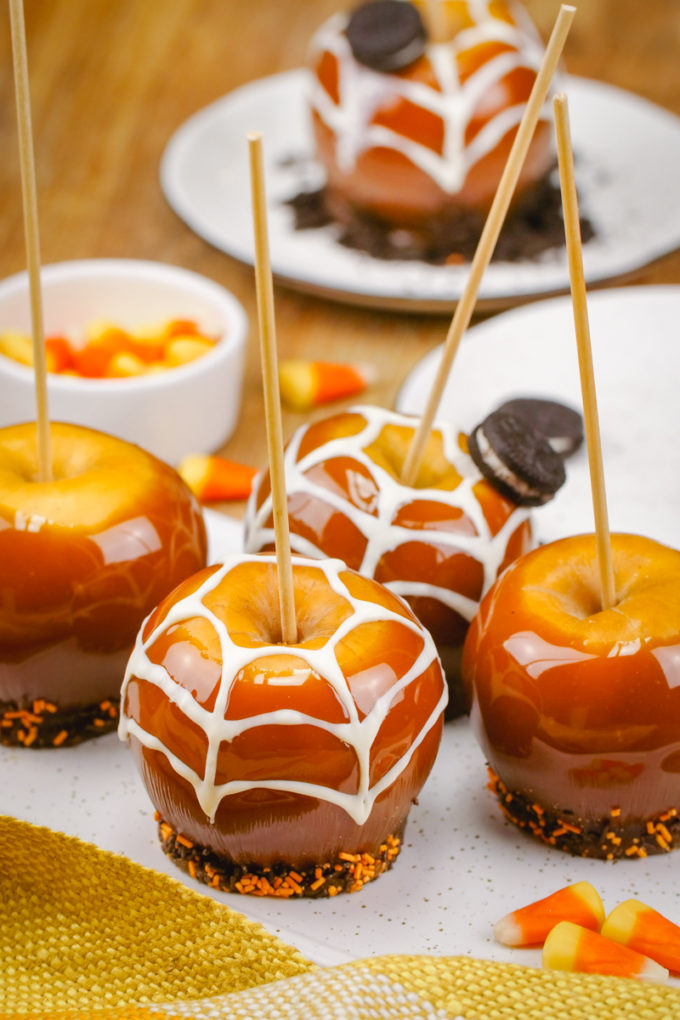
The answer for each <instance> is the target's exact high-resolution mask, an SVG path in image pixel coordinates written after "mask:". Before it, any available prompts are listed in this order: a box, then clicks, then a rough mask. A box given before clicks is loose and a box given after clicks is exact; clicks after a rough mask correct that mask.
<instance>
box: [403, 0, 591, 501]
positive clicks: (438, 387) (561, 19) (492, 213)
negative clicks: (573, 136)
mask: <svg viewBox="0 0 680 1020" xmlns="http://www.w3.org/2000/svg"><path fill="white" fill-rule="evenodd" d="M575 13H576V8H575V7H571V6H569V5H567V4H562V6H561V7H560V10H559V13H558V15H557V19H556V21H555V25H554V28H553V30H552V33H551V36H550V39H549V41H548V45H547V46H546V50H545V53H544V55H543V61H542V63H541V67H540V69H539V72H538V75H537V76H536V81H535V82H534V86H533V88H532V90H531V95H530V96H529V101H528V102H527V105H526V109H525V111H524V114H523V116H522V120H521V121H520V124H519V128H518V129H517V134H516V135H515V140H514V142H513V144H512V148H511V150H510V154H509V156H508V160H507V163H506V165H505V169H504V171H503V174H502V176H501V179H500V181H499V183H498V188H497V189H496V194H495V195H494V199H493V202H492V204H491V208H490V210H489V215H488V216H487V218H486V222H485V224H484V228H483V230H482V233H481V236H480V238H479V243H478V244H477V249H476V251H475V254H474V257H473V259H472V263H471V264H470V272H469V274H468V278H467V282H466V284H465V287H464V289H463V293H462V294H461V297H460V301H459V302H458V304H457V305H456V310H455V312H454V315H453V319H452V320H451V325H450V327H449V331H448V334H447V337H446V341H445V344H444V350H443V353H442V358H441V362H440V365H439V369H438V371H437V375H436V377H435V379H434V382H433V384H432V389H431V391H430V395H429V397H428V400H427V404H426V405H425V410H424V411H423V414H422V417H421V419H420V424H419V426H418V428H417V430H416V433H415V435H414V437H413V441H412V443H411V446H410V448H409V451H408V454H407V457H406V460H405V462H404V466H403V470H402V477H401V480H402V482H403V483H404V484H405V485H413V483H414V481H415V479H416V477H417V474H418V468H419V466H420V464H421V461H422V458H423V453H424V451H425V446H426V443H427V439H428V436H429V434H430V432H431V430H432V423H433V421H434V418H435V415H436V413H437V409H438V407H439V404H440V402H441V398H442V393H443V392H444V387H445V385H446V381H447V379H448V377H449V373H450V371H451V366H452V364H453V360H454V358H455V356H456V352H457V351H458V346H459V344H460V341H461V339H462V336H463V334H464V332H465V330H466V329H467V327H468V325H469V323H470V319H471V318H472V313H473V311H474V307H475V302H476V300H477V292H478V290H479V285H480V283H481V282H482V277H483V275H484V271H485V270H486V267H487V266H488V264H489V262H490V261H491V256H492V255H493V251H494V248H495V247H496V242H497V241H498V236H499V234H500V232H501V229H502V227H503V222H504V220H505V217H506V214H507V211H508V208H509V206H510V201H511V199H512V194H513V191H514V190H515V187H516V184H517V180H518V178H519V175H520V172H521V170H522V165H523V164H524V160H525V159H526V154H527V151H528V149H529V145H530V143H531V138H532V135H533V133H534V131H535V129H536V124H537V123H538V118H539V116H540V113H541V109H542V107H543V104H544V102H545V99H546V96H547V94H548V89H549V88H550V82H551V80H552V77H553V75H554V73H555V68H556V67H557V64H558V61H559V59H560V55H561V53H562V49H563V48H564V44H565V42H566V38H567V34H568V32H569V29H570V27H571V22H572V20H573V17H574V14H575Z"/></svg>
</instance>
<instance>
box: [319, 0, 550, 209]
mask: <svg viewBox="0 0 680 1020" xmlns="http://www.w3.org/2000/svg"><path fill="white" fill-rule="evenodd" d="M491 2H492V0H476V2H472V0H470V2H469V3H468V10H469V13H470V16H471V17H472V18H473V20H474V22H475V24H474V27H473V28H468V29H463V30H462V31H461V32H459V33H458V34H457V35H456V36H455V37H454V39H453V40H451V41H450V42H446V43H429V44H428V45H427V47H426V51H425V56H426V58H427V59H428V60H429V62H430V65H431V67H432V71H433V73H434V76H435V78H436V80H437V82H438V84H439V88H440V90H441V91H438V90H436V89H434V88H431V87H430V86H429V85H426V84H424V83H423V82H417V81H410V80H408V78H406V77H402V76H400V75H396V74H384V73H381V72H379V71H374V70H372V69H371V68H369V67H365V66H363V65H362V64H359V63H357V61H356V60H355V59H354V57H353V55H352V52H351V49H350V46H349V42H348V40H347V37H346V35H345V33H344V29H345V27H346V24H347V21H348V17H347V15H345V14H336V15H334V16H333V17H332V18H330V19H329V20H328V21H327V22H326V23H325V24H324V25H322V26H321V28H320V29H319V31H318V33H317V35H316V37H315V39H314V40H313V56H318V55H320V54H321V53H322V52H324V51H327V52H329V53H332V54H333V55H334V56H335V58H336V60H337V62H338V93H339V98H340V102H339V103H338V104H336V103H335V102H334V101H333V99H332V98H331V96H329V94H328V93H327V92H326V90H325V89H324V88H323V86H322V85H321V84H320V83H319V82H318V81H317V80H316V79H315V80H314V83H313V86H312V93H311V100H310V101H311V105H312V108H313V109H314V110H315V111H316V113H317V114H318V115H319V117H320V118H321V119H322V121H323V122H324V123H325V124H326V126H327V127H328V128H329V129H330V130H331V131H332V132H333V134H334V135H335V138H336V158H337V161H338V165H339V166H340V168H341V169H342V170H343V171H344V172H346V173H349V172H351V170H352V169H353V168H354V166H355V164H356V161H357V158H358V157H359V155H360V154H361V153H362V152H364V151H365V150H367V149H371V148H374V147H381V148H387V149H392V150H394V151H396V152H400V153H401V154H402V155H404V156H406V157H407V158H408V159H409V160H410V161H411V162H412V163H413V164H415V165H416V166H417V167H419V169H420V170H422V171H423V173H425V174H427V175H428V176H429V177H431V178H432V179H433V180H434V181H435V182H436V183H437V184H438V185H439V187H440V188H441V189H442V191H445V192H446V193H448V194H455V193H456V192H457V191H460V189H461V188H462V186H463V183H464V181H465V178H466V177H467V174H468V173H469V171H470V168H471V167H472V166H474V165H475V163H477V162H479V160H480V159H482V158H483V157H484V156H485V155H487V154H488V153H490V152H492V151H493V149H494V148H495V147H496V145H497V144H498V143H499V142H500V140H501V139H502V138H503V136H504V135H505V134H506V133H507V132H508V131H510V130H511V129H512V128H513V127H516V126H517V125H518V124H519V122H520V120H521V118H522V114H523V112H524V107H525V104H524V103H520V104H516V105H515V106H511V107H506V108H505V109H504V110H501V111H499V113H497V114H496V115H495V116H494V117H492V118H490V119H489V120H488V122H487V123H486V124H485V125H484V127H483V128H482V129H481V130H480V131H479V132H478V133H477V134H476V135H475V137H474V138H473V139H472V140H471V141H470V143H469V144H466V141H465V134H466V131H467V128H468V126H469V123H470V120H471V118H472V115H473V113H474V111H475V108H476V106H477V103H478V102H479V99H480V97H481V96H483V95H484V93H485V92H486V91H487V90H490V89H492V88H493V86H494V85H495V84H497V83H498V82H500V81H501V80H502V79H503V78H504V77H505V76H506V75H507V74H509V73H510V72H511V71H513V70H515V69H517V68H526V69H528V70H533V71H536V70H537V69H538V67H539V66H540V63H541V57H542V52H543V51H542V47H541V42H540V39H539V38H538V36H537V34H536V32H535V29H534V27H533V25H532V24H531V23H530V22H529V20H528V18H525V17H522V15H523V12H521V11H518V12H517V17H518V20H519V19H520V18H521V21H522V24H521V25H519V26H515V25H511V24H509V23H508V22H507V21H503V20H502V19H500V18H496V17H494V15H493V14H492V13H491V11H490V9H489V8H490V5H491ZM485 42H503V43H507V44H508V45H510V46H512V47H513V50H511V51H509V52H504V53H501V54H499V55H497V56H496V57H493V58H492V59H491V60H488V61H487V62H486V63H484V64H483V65H482V66H481V67H480V68H478V69H477V71H475V72H474V73H473V74H472V75H470V77H469V78H467V79H466V81H464V82H461V81H460V79H459V75H458V70H457V64H456V56H457V54H459V53H463V52H464V51H465V50H469V49H471V48H473V47H474V46H477V45H479V44H480V43H485ZM402 99H403V100H408V101H409V102H411V103H413V104H414V105H416V106H419V107H421V108H422V109H423V110H426V111H428V112H429V113H432V114H434V115H436V116H438V117H440V118H441V120H442V123H443V132H444V135H443V139H444V140H443V146H442V154H441V155H439V154H438V153H437V152H435V151H433V150H432V149H431V148H429V147H428V146H425V145H421V144H420V143H418V142H416V141H414V140H413V139H412V138H406V137H405V136H404V135H400V134H398V133H397V132H395V131H392V130H391V129H390V128H388V127H386V126H384V125H380V124H372V123H371V121H372V119H373V117H374V115H375V113H376V111H377V110H378V109H380V108H382V107H383V106H389V105H391V104H394V103H396V102H398V101H399V100H402ZM542 120H543V121H544V122H547V121H548V120H549V110H548V109H546V112H545V114H544V116H543V117H542Z"/></svg>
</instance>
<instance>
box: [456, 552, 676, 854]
mask: <svg viewBox="0 0 680 1020" xmlns="http://www.w3.org/2000/svg"><path fill="white" fill-rule="evenodd" d="M612 561H613V568H614V579H615V592H616V599H615V603H614V605H613V606H612V608H611V609H608V610H605V611H602V610H601V608H600V607H601V605H602V603H601V600H600V587H599V574H598V567H597V562H596V552H595V538H594V536H593V535H578V536H575V537H572V538H565V539H562V540H560V541H557V542H553V543H551V544H549V545H545V546H542V547H541V548H539V549H536V550H534V551H533V552H531V553H529V554H528V555H527V556H525V557H523V558H522V559H520V560H518V561H517V562H516V563H513V564H512V565H511V566H510V567H509V568H508V569H507V570H506V571H505V573H504V574H503V576H502V577H501V578H500V579H499V580H498V581H497V582H496V584H495V585H494V586H493V587H492V589H491V590H490V591H489V592H488V594H487V595H486V597H485V598H484V600H483V602H482V604H481V607H480V610H479V613H478V615H477V617H476V618H475V619H474V620H473V622H472V625H471V627H470V630H469V632H468V636H467V639H466V642H465V648H464V654H463V677H464V680H465V684H466V688H467V690H468V693H469V697H470V700H471V705H472V708H471V718H472V722H473V725H474V728H475V730H476V733H477V736H478V738H479V741H480V743H481V746H482V748H483V750H484V753H485V755H486V757H487V760H488V763H489V765H490V769H491V774H492V785H493V786H494V788H495V790H496V792H497V794H498V797H499V800H500V803H501V807H502V810H503V811H504V813H505V814H506V815H507V816H508V817H509V818H510V819H511V820H512V821H513V822H515V823H516V824H517V825H519V826H520V827H522V828H523V829H526V830H527V831H528V832H531V833H533V834H534V835H535V836H537V837H538V838H539V839H541V840H543V842H545V843H547V844H548V845H550V846H555V847H558V848H559V849H561V850H567V851H569V852H571V853H574V854H581V855H583V856H587V857H602V858H618V857H624V856H625V857H644V856H646V855H647V854H650V853H662V852H665V851H668V850H671V849H672V848H674V847H676V846H678V844H679V842H680V821H679V820H678V809H679V808H680V552H677V551H676V550H674V549H670V548H668V547H667V546H664V545H661V544H659V543H658V542H654V541H652V540H651V539H649V538H643V537H640V536H638V535H627V534H614V535H612Z"/></svg>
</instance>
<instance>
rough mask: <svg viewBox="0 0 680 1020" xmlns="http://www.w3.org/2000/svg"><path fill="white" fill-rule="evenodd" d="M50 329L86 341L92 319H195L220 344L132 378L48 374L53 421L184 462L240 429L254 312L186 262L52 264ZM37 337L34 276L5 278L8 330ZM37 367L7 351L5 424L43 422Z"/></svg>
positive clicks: (0, 391) (1, 417)
mask: <svg viewBox="0 0 680 1020" xmlns="http://www.w3.org/2000/svg"><path fill="white" fill-rule="evenodd" d="M41 283H42V297H43V308H44V320H45V333H46V335H49V334H50V333H65V334H66V335H67V336H69V337H71V338H72V339H74V340H75V339H79V338H82V337H83V333H84V330H85V328H86V327H87V326H88V325H89V324H90V323H92V322H94V321H98V320H102V319H104V320H107V321H109V322H112V323H114V324H115V325H118V326H121V327H123V328H124V329H130V330H135V329H140V328H142V327H145V326H148V325H154V324H158V323H163V322H167V321H168V320H169V319H193V320H194V321H195V322H196V323H197V325H198V326H199V328H200V329H202V330H204V331H205V332H206V333H207V334H208V335H210V336H215V337H218V338H219V340H218V342H217V343H216V344H215V346H214V348H213V349H212V350H210V351H209V352H208V353H207V354H205V355H203V357H201V358H198V359H197V360H196V361H193V362H191V363H190V364H188V365H182V366H179V367H177V368H173V369H172V370H169V371H167V372H163V373H162V374H159V375H150V376H139V377H136V378H132V379H82V378H76V377H72V376H61V375H56V374H49V375H48V403H49V415H50V418H51V419H52V420H53V421H67V422H74V423H75V424H77V425H87V426H89V427H90V428H95V429H100V430H102V431H104V432H109V433H111V434H113V435H116V436H120V437H121V438H122V439H126V440H128V441H129V442H133V443H137V444H138V445H139V446H142V447H144V449H146V450H148V451H149V452H150V453H154V454H155V455H156V456H157V457H160V458H161V460H166V461H168V462H169V463H170V464H177V462H178V461H179V460H180V458H181V457H183V456H184V455H185V454H187V453H204V452H209V451H211V450H215V449H217V448H218V447H220V446H221V445H222V443H224V442H225V441H226V440H227V439H228V438H229V436H230V435H231V433H232V432H233V430H234V428H235V426H236V422H237V420H238V414H239V410H240V404H241V385H242V378H243V362H244V352H245V344H246V338H247V333H248V323H247V319H246V314H245V312H244V310H243V308H242V307H241V305H240V303H239V302H238V301H237V300H236V298H235V297H233V295H232V294H231V293H230V292H229V291H227V290H225V289H224V288H223V287H220V286H219V284H217V283H213V281H212V280H209V279H207V278H206V277H203V276H199V275H198V274H197V273H193V272H191V271H189V270H187V269H181V268H179V267H178V266H170V265H165V264H163V263H159V262H147V261H141V260H137V259H84V260H82V261H74V262H60V263H54V264H53V265H48V266H44V267H43V269H42V273H41ZM8 329H10V330H19V331H21V332H25V333H29V334H30V333H31V318H30V304H29V291H28V274H27V273H18V274H16V275H15V276H10V277H8V278H7V279H5V280H3V281H2V282H0V332H3V331H4V330H8ZM35 415H36V409H35V386H34V380H33V370H32V369H31V368H27V367H25V366H24V365H20V364H18V363H17V362H15V361H12V360H11V359H10V358H6V357H4V356H2V355H0V427H2V426H5V425H12V424H14V423H15V422H21V421H29V420H34V419H35Z"/></svg>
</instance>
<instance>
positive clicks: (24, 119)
mask: <svg viewBox="0 0 680 1020" xmlns="http://www.w3.org/2000/svg"><path fill="white" fill-rule="evenodd" d="M9 11H10V22H11V28H12V54H13V63H14V87H15V91H16V103H17V124H18V132H19V161H20V166H21V194H22V198H23V207H24V233H25V237H26V259H27V266H28V282H29V294H30V304H31V325H32V332H33V377H34V381H35V397H36V405H37V430H38V481H40V482H49V481H51V480H52V456H51V451H50V421H49V412H48V406H47V362H46V359H45V329H44V325H43V309H42V292H41V285H40V235H39V230H38V201H37V198H36V186H35V159H34V154H33V134H32V130H31V99H30V93H29V85H28V58H27V55H26V26H25V23H24V8H23V2H22V0H9Z"/></svg>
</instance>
